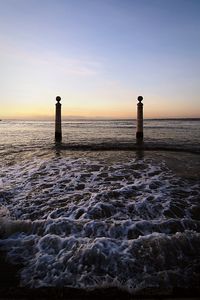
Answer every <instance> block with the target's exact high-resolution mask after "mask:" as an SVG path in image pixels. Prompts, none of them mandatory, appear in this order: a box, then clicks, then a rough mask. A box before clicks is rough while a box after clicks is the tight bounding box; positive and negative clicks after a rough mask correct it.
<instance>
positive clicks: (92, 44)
mask: <svg viewBox="0 0 200 300" xmlns="http://www.w3.org/2000/svg"><path fill="white" fill-rule="evenodd" d="M199 16H200V1H199V0H0V62H1V64H0V65H1V67H0V82H1V84H0V118H1V119H4V118H48V117H53V116H54V105H55V97H56V96H57V95H60V96H61V98H62V101H61V102H62V109H63V115H65V116H84V117H101V116H103V117H115V118H118V117H120V118H135V116H136V102H137V101H136V98H137V96H138V95H143V97H144V105H145V106H144V112H145V117H146V118H153V117H158V118H159V117H200V17H199Z"/></svg>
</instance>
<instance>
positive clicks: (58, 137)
mask: <svg viewBox="0 0 200 300" xmlns="http://www.w3.org/2000/svg"><path fill="white" fill-rule="evenodd" d="M60 100H61V98H60V97H59V96H57V97H56V101H57V103H56V119H55V140H56V142H61V141H62V128H61V103H60Z"/></svg>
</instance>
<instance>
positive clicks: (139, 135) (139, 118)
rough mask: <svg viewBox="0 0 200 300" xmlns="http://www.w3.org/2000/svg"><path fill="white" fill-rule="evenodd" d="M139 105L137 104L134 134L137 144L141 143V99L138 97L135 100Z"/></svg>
mask: <svg viewBox="0 0 200 300" xmlns="http://www.w3.org/2000/svg"><path fill="white" fill-rule="evenodd" d="M137 100H138V101H139V103H138V104H137V132H136V140H137V143H141V142H142V141H143V103H142V100H143V97H142V96H139V97H138V98H137Z"/></svg>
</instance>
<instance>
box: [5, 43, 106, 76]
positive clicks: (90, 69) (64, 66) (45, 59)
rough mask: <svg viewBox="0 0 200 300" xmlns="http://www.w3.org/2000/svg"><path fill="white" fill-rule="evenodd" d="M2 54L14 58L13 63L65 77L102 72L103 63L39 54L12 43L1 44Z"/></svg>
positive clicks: (47, 53) (55, 53)
mask: <svg viewBox="0 0 200 300" xmlns="http://www.w3.org/2000/svg"><path fill="white" fill-rule="evenodd" d="M0 53H1V55H3V56H4V57H7V58H8V60H9V58H12V61H13V60H15V61H18V62H22V63H23V64H28V65H33V66H35V67H37V68H38V69H41V68H42V69H45V68H46V69H51V70H53V71H54V72H60V73H61V74H62V75H64V76H69V75H70V76H78V77H89V76H95V75H98V74H99V73H101V71H102V67H103V66H102V61H100V60H92V59H87V58H84V57H83V58H77V57H69V56H68V55H63V54H59V52H55V51H50V50H47V51H46V50H42V51H41V52H39V50H38V49H37V50H36V51H33V50H28V49H22V48H20V47H18V46H16V45H14V44H12V43H10V42H7V43H6V42H5V41H2V42H1V46H0Z"/></svg>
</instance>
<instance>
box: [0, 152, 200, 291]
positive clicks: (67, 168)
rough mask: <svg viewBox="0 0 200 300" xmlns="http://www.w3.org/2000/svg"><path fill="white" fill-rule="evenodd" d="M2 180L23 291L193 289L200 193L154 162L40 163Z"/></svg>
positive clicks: (8, 171)
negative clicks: (55, 288) (56, 288)
mask: <svg viewBox="0 0 200 300" xmlns="http://www.w3.org/2000/svg"><path fill="white" fill-rule="evenodd" d="M2 174H3V176H4V177H3V178H4V179H3V182H4V187H3V190H2V191H1V194H0V203H1V205H2V208H1V210H0V216H1V215H2V216H3V220H4V221H3V222H1V223H0V226H1V235H2V236H3V239H2V241H1V242H0V245H1V246H2V247H3V249H5V250H7V251H8V255H9V258H10V259H11V261H13V262H18V263H19V262H20V263H23V264H24V268H23V270H22V273H21V284H22V285H28V286H30V287H39V286H55V285H56V286H63V285H65V286H72V287H84V288H92V287H96V286H98V287H100V286H118V287H121V288H126V289H127V290H136V289H140V288H144V287H150V286H154V287H155V286H156V285H163V286H172V285H173V284H180V285H182V286H183V285H184V282H185V281H186V279H188V281H187V282H188V284H190V283H191V280H192V279H190V275H189V274H190V273H191V272H193V273H194V272H195V271H194V270H195V266H196V265H197V262H198V263H199V260H198V259H199V258H198V255H197V252H198V247H199V245H200V236H199V231H200V222H199V221H198V220H197V218H196V217H195V211H194V210H195V207H196V206H198V205H199V203H198V197H199V195H200V191H199V184H198V183H196V182H194V183H191V182H187V180H185V181H183V180H181V179H180V178H177V177H175V176H174V175H173V174H172V172H170V171H169V170H168V169H167V168H166V166H165V165H164V164H160V165H158V164H155V163H153V162H152V161H150V160H141V161H137V160H130V161H126V162H123V161H121V162H120V163H112V162H109V163H107V162H104V161H103V160H102V159H99V160H94V159H90V160H89V159H87V158H85V157H84V158H83V157H81V158H78V159H75V158H70V157H65V158H63V157H60V158H51V157H45V159H44V158H42V157H41V158H35V159H34V160H32V161H30V160H27V161H23V162H21V163H20V164H18V165H12V166H10V167H6V168H2ZM187 251H188V252H187ZM172 253H173V255H172ZM188 255H189V258H190V259H188ZM133 275H134V276H133ZM173 278H175V279H174V280H175V281H174V282H175V283H173V280H172V279H173Z"/></svg>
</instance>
